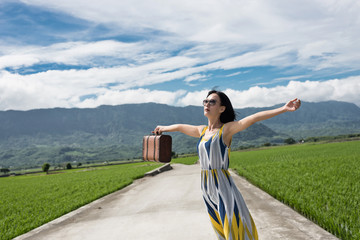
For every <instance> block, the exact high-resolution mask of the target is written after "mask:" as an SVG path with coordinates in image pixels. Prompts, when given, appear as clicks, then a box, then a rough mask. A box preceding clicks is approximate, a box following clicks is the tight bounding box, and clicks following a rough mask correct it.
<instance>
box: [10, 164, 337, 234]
mask: <svg viewBox="0 0 360 240" xmlns="http://www.w3.org/2000/svg"><path fill="white" fill-rule="evenodd" d="M171 166H172V167H173V169H172V170H171V171H166V172H163V173H161V174H159V175H156V176H154V177H145V178H143V179H139V180H137V181H135V182H134V183H133V184H132V185H130V186H128V187H126V188H125V189H123V190H120V191H118V192H115V193H113V194H111V195H108V196H106V197H104V198H102V199H99V200H97V201H95V202H93V203H91V204H88V205H86V206H84V207H82V208H80V209H78V210H76V211H74V212H71V213H69V214H67V215H65V216H63V217H60V218H59V219H56V220H54V221H52V222H50V223H48V224H45V225H43V226H41V227H39V228H37V229H35V230H33V231H31V232H29V233H27V234H24V235H22V236H19V237H17V238H16V239H17V240H20V239H21V240H22V239H36V240H41V239H47V240H48V239H51V240H56V239H66V240H77V239H79V240H88V239H89V240H91V239H94V240H95V239H96V240H99V239H116V240H119V239H121V240H128V239H129V240H137V239H139V240H140V239H141V240H143V239H146V240H153V239H154V240H155V239H156V240H163V239H164V240H180V239H181V240H184V239H185V240H188V239H189V240H200V239H201V240H203V239H207V240H216V239H217V238H216V236H215V233H214V232H213V229H212V226H211V224H210V220H209V218H208V214H207V211H206V208H205V206H204V203H203V200H202V194H201V191H200V167H199V165H192V166H185V165H180V164H172V165H171ZM232 176H233V177H234V180H235V182H236V184H237V186H238V187H239V189H240V191H241V192H242V194H243V196H244V199H245V201H246V203H247V205H248V207H249V209H250V212H251V214H252V216H253V218H254V221H255V224H256V226H257V228H258V233H259V239H262V240H263V239H264V240H266V239H269V240H270V239H271V240H274V239H292V240H294V239H295V240H296V239H337V238H335V237H334V236H333V235H331V234H329V233H328V232H326V231H325V230H323V229H322V228H320V227H319V226H317V225H315V224H314V223H312V222H311V221H309V220H307V219H306V218H304V217H303V216H301V215H300V214H298V213H296V212H295V211H293V210H292V209H290V208H289V207H287V206H285V205H283V204H282V203H280V202H279V201H277V200H275V199H273V198H272V197H270V196H269V195H268V194H266V193H264V192H263V191H261V190H260V189H258V188H256V187H254V186H253V185H251V184H249V183H248V182H247V181H245V180H244V179H243V178H241V177H239V176H237V175H236V174H235V173H234V172H232Z"/></svg>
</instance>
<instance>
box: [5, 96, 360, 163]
mask: <svg viewBox="0 0 360 240" xmlns="http://www.w3.org/2000/svg"><path fill="white" fill-rule="evenodd" d="M274 107H277V106H274ZM274 107H271V108H274ZM271 108H244V109H236V112H237V114H238V119H240V118H242V117H245V116H248V115H250V114H252V113H255V112H258V111H262V110H267V109H271ZM174 123H187V124H195V125H200V124H205V125H206V124H207V120H206V118H205V117H204V115H203V108H202V107H196V106H187V107H173V106H168V105H164V104H155V103H145V104H126V105H118V106H100V107H98V108H92V109H76V108H74V109H64V108H54V109H38V110H30V111H12V110H10V111H0V166H7V167H9V166H27V167H29V166H36V165H41V164H42V163H44V162H49V163H51V164H52V165H56V164H61V163H63V162H73V161H77V162H81V161H83V162H84V161H99V160H113V159H132V158H136V157H140V156H141V147H142V137H143V136H144V135H147V134H150V132H151V131H152V130H153V129H154V128H155V126H156V125H168V124H174ZM359 132H360V108H359V107H357V106H356V105H355V104H351V103H346V102H336V101H329V102H320V103H309V102H304V103H303V104H302V107H301V108H300V110H298V111H296V112H294V113H285V114H282V115H280V116H277V117H275V118H273V119H269V120H266V121H264V122H262V123H259V124H255V125H253V126H251V127H250V128H249V129H247V130H245V131H244V132H241V133H239V134H237V135H235V136H234V138H233V142H232V148H233V149H236V148H238V147H240V146H245V145H260V144H264V143H266V142H270V143H283V141H284V139H285V138H288V137H293V138H295V139H301V138H306V137H310V136H320V135H321V136H324V135H339V134H349V133H359ZM170 135H172V136H173V143H174V144H173V150H174V151H175V152H177V153H188V152H195V151H196V142H197V139H195V138H191V137H187V136H184V135H182V134H178V133H171V134H170Z"/></svg>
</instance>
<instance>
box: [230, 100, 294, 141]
mask: <svg viewBox="0 0 360 240" xmlns="http://www.w3.org/2000/svg"><path fill="white" fill-rule="evenodd" d="M300 105H301V101H300V99H297V98H295V99H293V100H291V101H289V102H287V103H286V104H285V105H284V106H283V107H279V108H276V109H272V110H267V111H262V112H258V113H255V114H253V115H250V116H248V117H245V118H243V119H241V120H240V121H233V122H229V123H226V128H224V136H225V138H226V139H224V141H225V143H227V142H230V139H231V137H232V136H233V135H234V134H235V133H238V132H240V131H243V130H245V129H246V128H248V127H250V126H251V125H253V124H254V123H256V122H259V121H263V120H266V119H269V118H272V117H275V116H277V115H279V114H281V113H285V112H293V111H295V110H297V109H298V108H299V107H300Z"/></svg>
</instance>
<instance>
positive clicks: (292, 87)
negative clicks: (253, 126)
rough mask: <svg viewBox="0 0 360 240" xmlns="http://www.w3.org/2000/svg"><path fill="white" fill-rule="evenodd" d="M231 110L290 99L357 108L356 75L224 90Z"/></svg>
mask: <svg viewBox="0 0 360 240" xmlns="http://www.w3.org/2000/svg"><path fill="white" fill-rule="evenodd" d="M224 92H225V93H226V94H227V95H228V96H229V98H230V100H231V101H232V103H233V105H234V107H236V108H244V107H269V106H272V105H275V104H279V103H285V102H286V101H289V100H291V99H294V98H300V99H301V100H303V101H307V102H321V101H329V100H336V101H345V102H351V103H355V104H356V105H358V106H360V94H359V92H360V76H355V77H349V78H346V79H333V80H328V81H322V82H320V81H305V82H298V81H290V82H289V84H288V85H287V86H276V87H273V88H266V87H258V86H256V87H252V88H249V89H248V90H245V91H236V90H232V89H226V90H225V91H224Z"/></svg>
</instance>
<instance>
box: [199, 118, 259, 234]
mask: <svg viewBox="0 0 360 240" xmlns="http://www.w3.org/2000/svg"><path fill="white" fill-rule="evenodd" d="M223 128H224V125H223V126H222V127H221V128H220V130H219V131H218V132H217V133H216V134H214V135H213V136H212V137H211V138H210V139H205V138H204V135H205V131H206V129H207V127H205V128H204V130H203V131H202V134H201V136H200V139H199V142H198V154H199V160H200V166H201V190H202V192H203V197H204V201H205V204H206V207H207V210H208V213H209V216H210V220H211V223H212V226H213V228H214V230H215V232H216V234H217V236H218V239H221V240H242V239H258V234H257V230H256V227H255V224H254V221H253V219H252V217H251V215H250V212H249V210H248V208H247V206H246V204H245V201H244V199H243V197H242V195H241V193H240V191H239V190H238V189H237V187H236V186H235V183H234V181H233V179H232V177H231V176H230V173H229V171H228V168H229V156H230V148H229V147H228V146H226V144H225V143H224V142H223V139H222V132H223Z"/></svg>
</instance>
